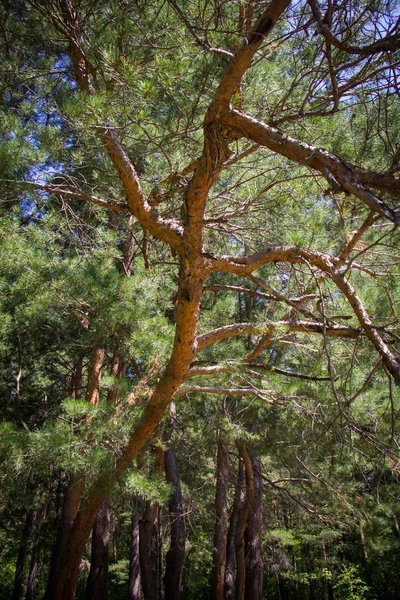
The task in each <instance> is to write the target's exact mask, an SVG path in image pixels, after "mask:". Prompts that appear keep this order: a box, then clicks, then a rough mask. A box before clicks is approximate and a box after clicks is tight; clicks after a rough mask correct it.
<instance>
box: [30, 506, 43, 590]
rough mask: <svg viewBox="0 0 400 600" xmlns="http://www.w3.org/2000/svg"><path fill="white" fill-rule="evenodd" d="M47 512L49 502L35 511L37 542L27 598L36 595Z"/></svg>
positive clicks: (33, 549) (34, 547) (34, 548)
mask: <svg viewBox="0 0 400 600" xmlns="http://www.w3.org/2000/svg"><path fill="white" fill-rule="evenodd" d="M46 512H47V504H43V505H42V506H41V507H40V508H39V509H38V510H37V511H35V513H36V515H35V526H36V531H35V542H34V544H33V548H32V557H31V564H30V567H29V575H28V584H27V587H26V596H25V600H33V599H34V597H35V589H36V575H37V571H38V568H39V560H40V546H41V542H42V539H41V536H40V530H41V527H42V525H43V522H44V520H45V518H46Z"/></svg>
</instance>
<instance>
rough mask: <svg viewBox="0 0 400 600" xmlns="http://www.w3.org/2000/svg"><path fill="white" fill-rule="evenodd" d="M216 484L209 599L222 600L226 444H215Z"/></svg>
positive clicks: (226, 519)
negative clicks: (216, 448)
mask: <svg viewBox="0 0 400 600" xmlns="http://www.w3.org/2000/svg"><path fill="white" fill-rule="evenodd" d="M217 447H218V450H217V483H216V491H215V533H214V548H213V567H212V571H211V598H212V600H224V580H225V566H226V555H227V537H228V484H229V482H228V479H229V469H228V444H226V443H223V442H222V441H221V440H220V439H219V440H218V443H217Z"/></svg>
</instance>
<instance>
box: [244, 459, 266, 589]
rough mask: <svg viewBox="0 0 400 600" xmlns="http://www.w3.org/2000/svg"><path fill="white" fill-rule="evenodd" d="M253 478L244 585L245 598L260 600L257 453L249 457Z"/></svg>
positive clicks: (260, 504)
mask: <svg viewBox="0 0 400 600" xmlns="http://www.w3.org/2000/svg"><path fill="white" fill-rule="evenodd" d="M251 465H252V469H253V478H254V492H253V494H252V503H251V507H250V514H249V518H248V523H247V529H246V585H245V600H262V598H263V583H264V581H263V579H264V569H263V556H262V533H263V511H262V508H263V480H262V476H261V459H260V456H259V455H258V454H254V455H253V456H252V458H251Z"/></svg>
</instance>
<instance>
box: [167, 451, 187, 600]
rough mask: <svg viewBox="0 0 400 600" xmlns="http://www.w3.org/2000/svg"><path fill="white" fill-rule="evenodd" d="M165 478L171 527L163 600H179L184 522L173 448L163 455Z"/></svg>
mask: <svg viewBox="0 0 400 600" xmlns="http://www.w3.org/2000/svg"><path fill="white" fill-rule="evenodd" d="M164 464H165V476H166V479H167V481H168V483H170V484H172V486H173V488H174V489H173V493H172V496H171V498H170V500H169V503H168V509H169V519H170V525H171V544H170V547H169V550H168V552H167V556H166V559H165V577H164V586H165V600H180V598H181V597H182V569H183V560H184V558H185V522H184V519H183V515H182V512H183V511H182V491H181V484H180V480H179V475H178V468H177V463H176V454H175V448H174V446H173V445H172V446H170V448H169V449H168V450H167V451H166V452H165V455H164Z"/></svg>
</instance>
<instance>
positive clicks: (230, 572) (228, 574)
mask: <svg viewBox="0 0 400 600" xmlns="http://www.w3.org/2000/svg"><path fill="white" fill-rule="evenodd" d="M245 486H246V474H245V470H244V465H243V462H242V461H241V460H240V459H239V467H238V476H237V480H236V483H235V498H234V501H233V506H232V511H231V517H230V520H229V529H228V538H227V543H226V566H225V599H226V600H235V596H236V588H235V571H236V547H235V538H236V530H237V527H238V522H239V514H240V509H241V506H242V504H243V498H244V488H245Z"/></svg>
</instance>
